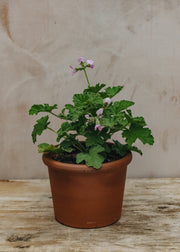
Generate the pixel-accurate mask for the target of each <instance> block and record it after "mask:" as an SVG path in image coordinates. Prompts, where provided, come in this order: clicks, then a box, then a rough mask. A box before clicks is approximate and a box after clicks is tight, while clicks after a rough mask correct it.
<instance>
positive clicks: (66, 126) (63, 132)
mask: <svg viewBox="0 0 180 252" xmlns="http://www.w3.org/2000/svg"><path fill="white" fill-rule="evenodd" d="M70 130H73V128H72V125H71V123H69V122H64V123H62V124H61V128H60V129H59V130H58V131H57V133H58V137H57V142H59V141H60V139H61V138H62V137H64V136H65V135H67V132H68V131H70Z"/></svg>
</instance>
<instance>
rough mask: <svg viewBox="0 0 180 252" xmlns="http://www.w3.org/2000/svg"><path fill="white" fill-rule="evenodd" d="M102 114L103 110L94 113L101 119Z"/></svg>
mask: <svg viewBox="0 0 180 252" xmlns="http://www.w3.org/2000/svg"><path fill="white" fill-rule="evenodd" d="M102 113H103V108H100V109H98V110H97V111H96V115H97V116H99V117H102Z"/></svg>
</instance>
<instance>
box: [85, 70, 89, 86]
mask: <svg viewBox="0 0 180 252" xmlns="http://www.w3.org/2000/svg"><path fill="white" fill-rule="evenodd" d="M83 70H84V74H85V76H86V80H87V83H88V87H90V83H89V79H88V76H87V73H86V69H83Z"/></svg>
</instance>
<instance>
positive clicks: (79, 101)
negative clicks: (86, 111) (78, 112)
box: [73, 94, 87, 107]
mask: <svg viewBox="0 0 180 252" xmlns="http://www.w3.org/2000/svg"><path fill="white" fill-rule="evenodd" d="M73 102H74V104H75V106H77V107H84V106H86V104H87V95H86V94H75V95H74V96H73Z"/></svg>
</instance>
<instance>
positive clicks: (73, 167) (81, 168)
mask: <svg viewBox="0 0 180 252" xmlns="http://www.w3.org/2000/svg"><path fill="white" fill-rule="evenodd" d="M42 160H43V162H44V164H46V165H47V166H48V167H51V168H53V169H56V170H59V171H72V172H83V173H100V172H108V171H111V170H112V169H115V168H118V169H119V168H120V167H126V166H127V165H128V164H129V163H130V162H131V160H132V153H131V152H129V153H128V154H126V156H124V157H123V158H121V159H118V160H115V161H111V162H106V163H103V164H102V166H101V168H99V169H95V168H93V167H88V166H87V165H85V164H71V163H63V162H59V161H56V160H53V159H52V158H51V156H50V154H48V153H43V155H42Z"/></svg>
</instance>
